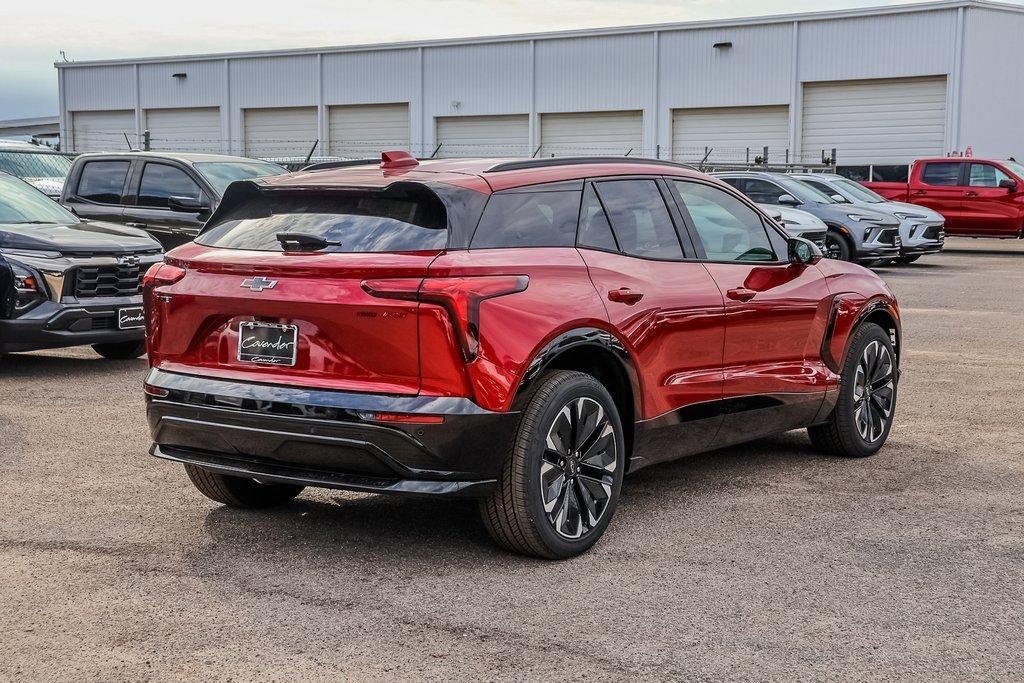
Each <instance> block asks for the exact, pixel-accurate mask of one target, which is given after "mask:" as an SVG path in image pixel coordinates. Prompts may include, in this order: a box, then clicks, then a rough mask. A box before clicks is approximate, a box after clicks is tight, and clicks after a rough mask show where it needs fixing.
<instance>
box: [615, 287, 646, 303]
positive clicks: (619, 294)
mask: <svg viewBox="0 0 1024 683" xmlns="http://www.w3.org/2000/svg"><path fill="white" fill-rule="evenodd" d="M643 298H644V295H643V293H642V292H634V291H633V290H632V289H630V288H629V287H620V288H619V289H613V290H612V291H610V292H608V300H609V301H615V302H618V303H620V304H626V305H628V306H632V305H633V304H635V303H636V302H638V301H640V299H643Z"/></svg>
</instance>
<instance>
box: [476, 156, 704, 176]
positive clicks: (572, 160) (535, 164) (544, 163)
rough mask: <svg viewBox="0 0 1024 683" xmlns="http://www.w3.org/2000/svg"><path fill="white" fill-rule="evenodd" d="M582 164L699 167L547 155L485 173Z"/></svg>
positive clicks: (637, 159) (508, 163)
mask: <svg viewBox="0 0 1024 683" xmlns="http://www.w3.org/2000/svg"><path fill="white" fill-rule="evenodd" d="M580 164H646V165H652V164H653V165H657V166H672V167H673V168H685V169H688V170H690V171H696V170H697V168H696V167H694V166H690V165H689V164H680V163H678V162H676V161H665V160H664V159H645V158H643V157H546V158H544V159H523V160H521V161H504V162H502V163H500V164H495V165H494V166H491V167H490V168H489V169H487V170H486V171H484V173H500V172H502V171H522V170H526V169H530V168H547V167H548V166H578V165H580Z"/></svg>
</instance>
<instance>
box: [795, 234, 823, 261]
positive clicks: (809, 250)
mask: <svg viewBox="0 0 1024 683" xmlns="http://www.w3.org/2000/svg"><path fill="white" fill-rule="evenodd" d="M820 260H821V250H820V249H818V246H817V245H816V244H815V243H814V242H811V241H810V240H805V239H804V238H803V237H790V238H789V262H790V263H798V264H802V265H813V264H815V263H817V262H818V261H820Z"/></svg>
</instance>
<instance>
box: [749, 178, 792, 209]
mask: <svg viewBox="0 0 1024 683" xmlns="http://www.w3.org/2000/svg"><path fill="white" fill-rule="evenodd" d="M743 194H745V195H747V197H749V198H750V201H752V202H754V203H755V204H771V205H772V206H778V205H779V197H781V196H782V195H784V194H789V193H788V192H786V191H785V190H783V189H782V188H781V187H779V186H778V185H776V184H775V183H770V182H768V181H767V180H761V179H760V178H747V188H746V190H745V191H744V193H743Z"/></svg>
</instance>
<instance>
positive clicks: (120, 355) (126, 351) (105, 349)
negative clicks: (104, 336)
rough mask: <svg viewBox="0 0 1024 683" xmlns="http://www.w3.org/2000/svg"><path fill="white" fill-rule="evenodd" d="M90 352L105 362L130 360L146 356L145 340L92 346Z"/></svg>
mask: <svg viewBox="0 0 1024 683" xmlns="http://www.w3.org/2000/svg"><path fill="white" fill-rule="evenodd" d="M92 350H93V351H95V352H96V353H98V354H100V355H101V356H103V357H104V358H106V359H107V360H131V359H132V358H140V357H142V356H145V355H146V340H145V339H143V340H141V341H130V342H114V343H111V344H93V345H92Z"/></svg>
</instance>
